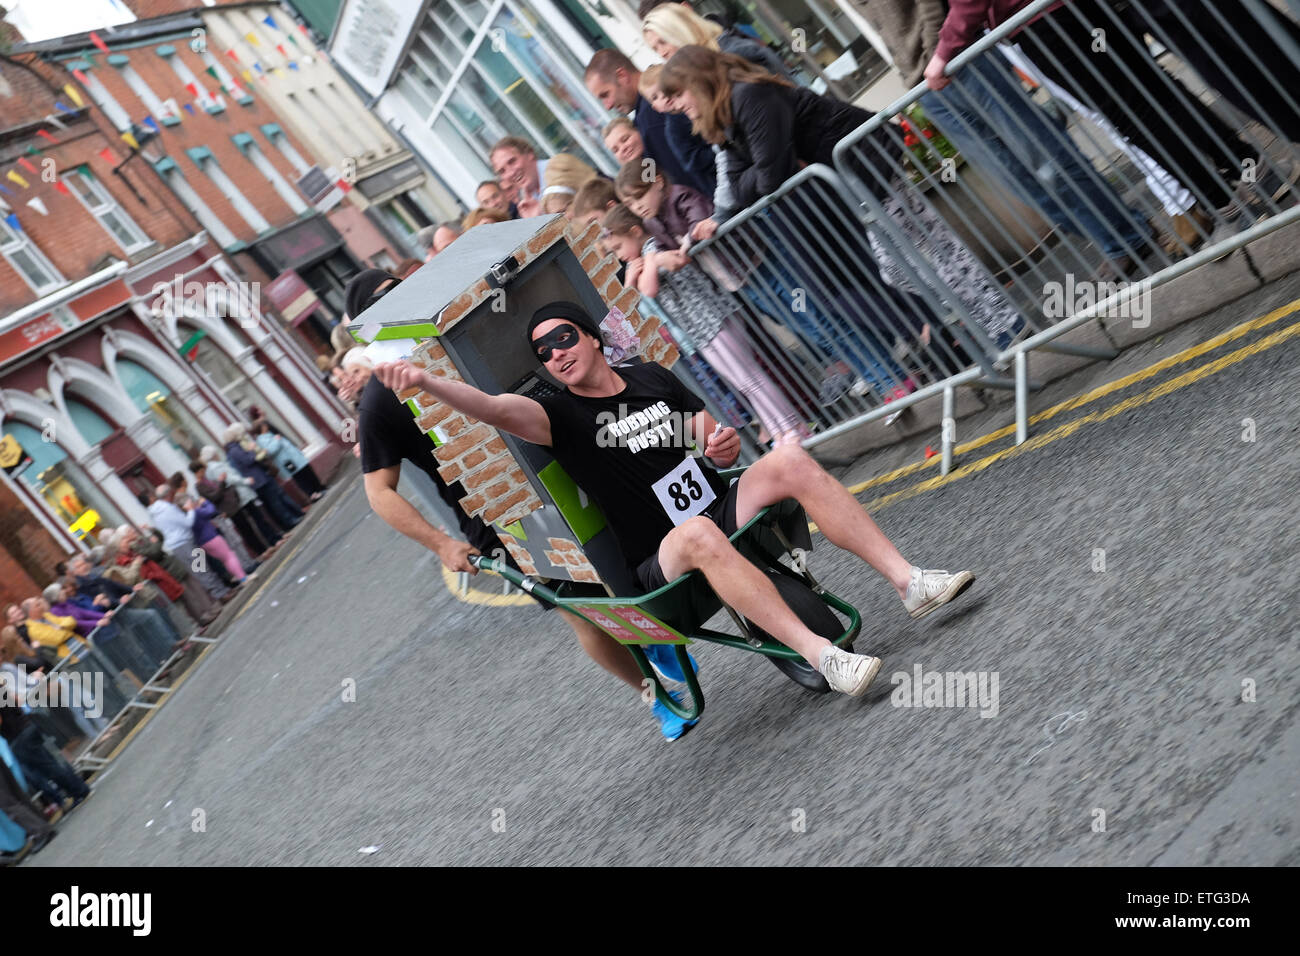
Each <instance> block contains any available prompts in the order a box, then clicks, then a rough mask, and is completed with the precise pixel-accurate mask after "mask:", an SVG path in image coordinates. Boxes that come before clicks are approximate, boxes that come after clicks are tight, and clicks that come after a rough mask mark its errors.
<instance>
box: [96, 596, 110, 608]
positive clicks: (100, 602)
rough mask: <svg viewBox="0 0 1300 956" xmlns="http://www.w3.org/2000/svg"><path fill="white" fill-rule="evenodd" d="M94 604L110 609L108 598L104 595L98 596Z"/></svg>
mask: <svg viewBox="0 0 1300 956" xmlns="http://www.w3.org/2000/svg"><path fill="white" fill-rule="evenodd" d="M92 603H93V604H94V605H95V606H96V607H108V603H109V602H108V597H107V595H104V594H96V595H95V597H94V600H93V601H92Z"/></svg>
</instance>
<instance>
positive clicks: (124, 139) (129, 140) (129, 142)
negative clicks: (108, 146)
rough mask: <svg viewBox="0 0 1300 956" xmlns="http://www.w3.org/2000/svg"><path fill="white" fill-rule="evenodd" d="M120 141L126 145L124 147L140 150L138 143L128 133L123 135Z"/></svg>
mask: <svg viewBox="0 0 1300 956" xmlns="http://www.w3.org/2000/svg"><path fill="white" fill-rule="evenodd" d="M121 139H122V142H124V143H126V145H128V146H130V147H131V148H132V149H135V150H138V149H139V148H140V143H139V142H138V141H137V140H136V138H135V136H133V135H132V134H131V133H130V132H126V133H123V134H122V136H121Z"/></svg>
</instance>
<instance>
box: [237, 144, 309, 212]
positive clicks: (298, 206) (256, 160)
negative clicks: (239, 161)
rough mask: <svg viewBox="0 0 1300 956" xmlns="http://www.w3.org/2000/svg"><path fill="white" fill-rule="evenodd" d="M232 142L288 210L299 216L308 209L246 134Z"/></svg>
mask: <svg viewBox="0 0 1300 956" xmlns="http://www.w3.org/2000/svg"><path fill="white" fill-rule="evenodd" d="M234 140H235V145H236V146H238V147H239V148H240V149H241V150H243V151H244V155H245V156H247V157H248V159H249V161H250V162H251V163H252V164H253V165H254V166H256V167H257V171H258V172H259V173H261V174H262V175H263V176H265V177H266V179H267V181H268V182H269V183H270V184H271V186H272V188H274V189H275V191H276V193H278V194H279V196H280V198H281V199H283V200H284V201H285V203H287V204H288V206H289V208H290V209H292V210H293V211H294V212H296V213H298V214H299V215H301V214H302V213H304V212H307V210H308V208H309V207H308V205H307V204H306V203H305V202H303V200H302V197H301V196H299V195H298V193H297V192H296V191H295V190H294V188H293V187H292V186H290V185H289V182H288V180H286V179H285V178H284V177H283V176H281V175H280V171H279V170H278V169H276V168H275V166H274V165H273V164H272V163H271V161H270V160H269V159H267V157H266V154H265V153H263V152H262V151H261V150H260V149H258V148H257V144H256V143H255V142H253V137H251V136H249V135H248V134H247V133H240V134H239V135H238V136H235V137H234Z"/></svg>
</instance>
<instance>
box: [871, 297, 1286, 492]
mask: <svg viewBox="0 0 1300 956" xmlns="http://www.w3.org/2000/svg"><path fill="white" fill-rule="evenodd" d="M1297 336H1300V322H1297V323H1296V324H1294V325H1290V326H1287V327H1286V328H1285V329H1280V330H1278V331H1277V332H1274V333H1273V334H1272V335H1269V336H1267V337H1266V338H1262V339H1260V340H1259V341H1258V342H1254V343H1252V344H1250V345H1247V346H1244V347H1242V348H1239V349H1237V350H1236V351H1235V352H1229V353H1228V354H1227V355H1224V356H1221V357H1220V358H1217V359H1215V360H1214V361H1212V362H1207V363H1205V364H1204V365H1200V366H1198V367H1196V368H1194V369H1192V370H1191V371H1188V372H1184V373H1183V374H1182V375H1179V376H1176V377H1175V378H1171V379H1169V380H1168V381H1167V382H1161V383H1160V384H1159V385H1157V386H1155V387H1154V388H1151V389H1148V390H1147V391H1145V392H1139V393H1138V394H1137V395H1132V396H1130V397H1129V398H1126V399H1124V400H1123V401H1121V402H1117V403H1116V404H1114V405H1111V406H1110V407H1109V408H1106V409H1103V410H1101V411H1096V412H1090V413H1089V414H1087V415H1084V416H1082V417H1081V418H1076V419H1073V420H1072V421H1069V422H1066V423H1065V424H1064V425H1059V426H1057V427H1056V428H1054V429H1052V430H1051V431H1050V432H1044V433H1043V434H1042V435H1035V436H1033V437H1031V438H1030V439H1029V440H1028V441H1026V442H1025V443H1024V444H1023V445H1013V446H1011V447H1010V448H1004V449H1003V450H1002V451H998V452H994V453H993V454H992V455H988V456H986V457H984V458H981V459H979V460H978V461H973V462H971V463H970V464H967V465H963V466H962V467H960V468H957V469H955V470H954V471H951V472H949V473H948V474H947V475H939V476H937V477H934V478H929V479H927V480H925V481H921V482H918V483H917V484H915V485H912V486H911V487H910V488H904V489H902V490H901V491H895V492H893V493H892V494H888V495H884V496H882V497H880V498H877V499H875V500H874V501H872V502H870V503H869V504H867V505H866V506H865V507H866V509H867V510H868V511H870V512H875V511H878V510H879V509H881V508H885V507H887V506H888V505H891V504H897V503H898V502H900V501H906V500H907V499H908V498H912V497H915V496H916V495H919V494H921V493H922V492H925V491H931V490H933V489H935V488H941V487H943V486H944V485H946V484H949V483H950V482H953V481H957V480H958V479H960V478H965V477H967V476H969V475H973V474H976V473H978V472H981V471H983V470H984V469H985V468H988V467H989V466H990V465H993V464H995V463H997V462H999V461H1003V460H1005V459H1008V458H1014V457H1015V456H1017V455H1020V454H1023V453H1024V452H1029V451H1033V450H1035V449H1038V448H1042V447H1044V446H1046V445H1050V444H1051V443H1052V442H1054V441H1058V440H1060V439H1062V438H1067V437H1069V436H1070V435H1073V434H1074V433H1075V432H1077V431H1079V430H1080V429H1082V428H1083V427H1084V426H1085V425H1095V424H1098V423H1100V422H1104V421H1108V420H1109V419H1112V418H1114V417H1115V416H1116V415H1122V414H1124V413H1125V412H1128V411H1132V410H1133V409H1135V408H1139V407H1141V406H1142V405H1146V404H1148V403H1150V402H1154V401H1155V400H1156V399H1159V398H1164V397H1165V396H1166V395H1169V394H1171V393H1173V392H1176V391H1178V390H1179V389H1180V388H1185V387H1187V386H1188V385H1192V384H1195V383H1196V382H1199V381H1201V380H1202V379H1205V378H1209V377H1210V376H1211V375H1216V374H1218V373H1219V372H1222V371H1223V370H1224V369H1226V368H1229V367H1230V366H1232V365H1236V364H1237V363H1238V362H1241V361H1244V360H1245V359H1248V358H1250V357H1251V356H1252V355H1258V354H1259V353H1260V352H1264V351H1267V350H1268V349H1271V348H1273V347H1274V346H1276V345H1281V344H1282V343H1284V342H1287V341H1290V340H1291V339H1293V338H1296V337H1297Z"/></svg>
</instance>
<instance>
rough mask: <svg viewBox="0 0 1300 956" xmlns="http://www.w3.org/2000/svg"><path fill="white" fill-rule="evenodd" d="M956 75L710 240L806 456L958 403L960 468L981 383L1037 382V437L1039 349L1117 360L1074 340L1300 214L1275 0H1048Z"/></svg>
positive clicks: (886, 113) (1289, 48)
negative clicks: (957, 396)
mask: <svg viewBox="0 0 1300 956" xmlns="http://www.w3.org/2000/svg"><path fill="white" fill-rule="evenodd" d="M1297 6H1298V4H1297V2H1296V0H1288V8H1289V9H1291V10H1292V11H1294V12H1296V14H1297V19H1300V10H1297ZM1045 13H1046V14H1047V15H1046V16H1041V17H1040V15H1042V14H1045ZM1026 24H1029V25H1030V29H1029V30H1028V31H1026V32H1017V31H1019V30H1020V28H1021V27H1023V26H1025V25H1026ZM1097 31H1101V32H1100V33H1099V32H1097ZM1012 34H1015V35H1014V36H1013V35H1012ZM1148 37H1149V38H1150V39H1149V42H1148V39H1147V38H1148ZM1017 70H1019V71H1020V73H1017V72H1016V71H1017ZM1022 74H1023V75H1024V76H1025V77H1027V78H1028V79H1029V80H1030V82H1032V83H1036V84H1037V85H1036V87H1035V88H1034V89H1032V90H1026V88H1025V84H1024V83H1023V82H1022V79H1021V75H1022ZM948 75H949V78H950V81H951V82H950V85H949V86H948V87H947V88H946V89H944V90H943V91H941V92H939V93H937V94H936V93H935V92H934V91H930V90H929V89H928V87H927V86H926V85H925V84H920V85H918V86H917V87H916V88H914V89H912V90H910V91H908V92H907V93H906V94H905V95H904V96H902V97H900V98H899V99H898V100H897V101H895V102H894V103H893V104H891V105H890V106H889V107H887V108H886V109H884V110H882V111H881V112H880V113H878V114H876V115H875V116H874V117H873V118H872V119H871V120H870V121H869V122H867V123H866V124H864V125H863V126H862V127H860V128H859V129H858V130H856V131H854V132H853V133H852V134H850V135H849V136H847V137H845V139H843V140H842V141H841V142H840V143H839V144H838V146H837V147H836V150H835V154H834V157H835V158H834V162H835V169H834V170H831V169H828V168H825V167H818V166H813V167H808V168H806V169H804V170H802V171H801V172H800V173H799V174H798V175H796V176H795V177H793V178H792V179H791V180H789V181H788V182H787V183H785V184H784V185H783V186H782V187H781V188H780V189H778V190H777V191H776V192H775V193H773V194H772V195H770V196H766V197H764V198H763V199H762V200H760V201H759V202H758V203H756V204H754V205H753V206H751V207H749V208H748V209H745V210H743V211H741V212H740V213H739V214H738V215H736V216H734V217H733V218H731V219H729V220H727V221H726V222H725V223H724V224H723V225H722V226H721V227H720V228H719V230H718V232H717V234H716V236H715V237H714V238H713V239H711V240H709V241H707V242H703V243H697V244H696V245H694V246H692V247H691V254H692V256H693V257H694V258H695V261H696V262H697V263H698V264H700V265H702V266H704V267H705V268H706V269H707V270H708V271H710V272H711V273H712V274H713V276H714V278H715V280H716V281H717V282H718V284H719V285H721V286H723V287H724V288H726V289H728V290H729V291H732V292H733V293H734V296H735V299H736V301H737V310H738V312H739V314H740V316H741V319H742V324H743V327H744V331H745V336H746V339H747V341H748V343H749V345H750V346H751V348H752V349H753V351H754V352H755V354H756V355H757V357H758V361H759V363H760V364H761V366H762V367H763V370H764V371H765V372H766V373H767V375H768V377H769V378H771V379H772V380H773V381H776V382H777V383H779V384H780V386H781V387H782V389H783V391H784V392H785V394H786V397H787V398H789V399H790V400H791V402H793V403H794V404H795V406H796V407H797V409H798V411H799V413H800V414H801V415H802V416H804V417H805V418H806V420H807V421H809V422H812V423H814V425H815V426H816V428H817V429H818V430H817V432H816V434H814V435H813V436H812V437H811V438H809V439H807V440H806V441H805V442H804V444H805V446H812V445H816V444H818V443H820V442H824V441H827V440H829V439H830V438H833V437H836V436H838V435H840V434H843V433H844V432H846V431H849V430H851V429H856V428H858V427H860V426H862V425H863V424H865V423H867V422H869V421H872V420H874V419H880V418H883V419H886V420H887V421H888V420H892V419H895V418H896V417H897V416H898V415H899V414H900V413H901V411H902V410H904V409H906V408H908V407H910V406H912V405H914V404H916V403H918V402H921V401H924V400H926V399H928V398H931V397H933V396H936V395H942V396H943V398H944V413H943V414H944V421H945V427H944V429H943V438H942V441H943V444H942V447H943V451H944V460H943V466H944V467H943V470H944V471H945V472H946V471H947V467H948V463H949V462H950V461H951V450H952V445H953V441H954V429H952V428H950V427H949V426H948V423H949V422H950V421H951V420H952V409H953V406H954V390H955V388H956V387H958V386H961V385H971V386H975V385H978V386H980V387H990V386H992V387H1014V388H1015V389H1016V417H1017V426H1018V427H1017V442H1023V441H1024V440H1025V438H1026V437H1027V434H1028V429H1027V420H1028V412H1027V407H1028V392H1029V391H1030V390H1032V389H1034V388H1037V387H1040V386H1039V385H1038V383H1035V382H1032V381H1031V380H1030V379H1029V376H1028V359H1027V354H1028V352H1030V351H1032V350H1034V349H1038V348H1044V349H1049V350H1052V351H1058V352H1064V353H1069V354H1074V355H1083V356H1086V357H1090V358H1111V357H1114V355H1115V354H1117V353H1116V351H1115V350H1114V349H1113V348H1107V347H1091V346H1081V345H1077V344H1067V343H1063V342H1060V341H1059V338H1060V336H1062V335H1064V334H1065V333H1067V332H1069V331H1071V330H1072V329H1075V328H1078V327H1079V326H1081V325H1083V324H1085V323H1087V322H1089V321H1092V320H1093V319H1096V318H1099V317H1104V318H1108V319H1111V318H1118V319H1121V320H1123V319H1127V318H1132V319H1133V320H1134V321H1135V322H1137V321H1141V320H1143V314H1142V310H1143V309H1144V308H1149V305H1150V299H1149V296H1150V293H1151V290H1152V289H1153V288H1155V287H1157V286H1159V285H1162V284H1164V283H1167V282H1169V281H1171V280H1172V279H1175V278H1177V277H1178V276H1180V275H1183V274H1185V273H1187V272H1189V271H1192V270H1194V269H1197V268H1199V267H1200V266H1202V265H1205V264H1207V263H1210V262H1213V261H1215V260H1217V259H1220V258H1223V257H1224V256H1226V255H1228V254H1229V253H1231V252H1233V251H1235V250H1237V249H1239V248H1241V247H1242V246H1244V245H1246V244H1247V243H1249V242H1251V241H1253V240H1255V239H1258V238H1260V237H1262V236H1265V235H1268V234H1269V233H1272V232H1274V231H1277V230H1279V229H1282V228H1284V227H1285V226H1287V225H1290V224H1291V223H1293V222H1295V221H1296V220H1297V219H1300V207H1298V206H1296V205H1295V200H1294V198H1293V197H1292V196H1291V195H1290V192H1293V191H1295V190H1297V189H1300V185H1297V184H1296V182H1295V180H1296V179H1297V178H1300V156H1298V155H1297V154H1296V149H1295V147H1294V146H1293V145H1292V143H1293V141H1295V140H1300V26H1297V24H1296V23H1295V22H1293V21H1292V20H1291V19H1289V18H1288V17H1287V16H1285V15H1284V14H1282V13H1280V12H1278V10H1277V9H1276V8H1275V7H1273V6H1270V5H1269V4H1267V3H1265V2H1264V0H1235V2H1211V0H1186V2H1182V3H1177V4H1175V3H1172V2H1166V0H1132V2H1131V3H1128V2H1126V3H1117V2H1113V0H1070V2H1067V3H1065V4H1064V5H1063V6H1061V7H1059V8H1057V7H1056V6H1055V0H1035V2H1034V3H1032V4H1031V5H1030V6H1028V7H1026V8H1025V9H1024V10H1023V11H1021V12H1020V13H1019V14H1017V15H1016V16H1015V17H1014V18H1012V19H1011V20H1009V21H1008V22H1007V23H1005V24H1002V25H1001V26H999V27H998V28H997V29H995V30H992V31H990V32H989V33H988V34H986V35H985V36H984V37H983V38H982V39H980V40H979V41H978V42H976V43H974V44H972V45H971V46H970V47H969V48H967V49H966V50H965V51H964V52H962V53H961V54H960V55H959V56H957V57H956V58H954V60H953V61H952V62H951V63H950V64H949V68H948ZM918 108H919V111H918ZM904 122H906V124H907V125H906V126H904V125H903V123H904ZM1173 131H1176V133H1175V132H1173ZM1292 187H1294V189H1293V188H1292ZM1146 320H1148V321H1149V316H1147V317H1146ZM927 326H928V329H926V327H927ZM923 332H925V333H926V335H927V336H928V339H929V343H928V344H923V342H924V338H923V335H922V333H923ZM1008 366H1012V367H1013V368H1014V378H1007V377H1004V376H1003V375H1002V370H1003V369H1005V368H1007V367H1008ZM836 373H838V381H836ZM828 382H829V383H831V384H832V385H837V384H848V389H847V391H846V392H845V393H843V394H837V393H836V390H835V388H830V389H829V390H828V388H827V383H828Z"/></svg>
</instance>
